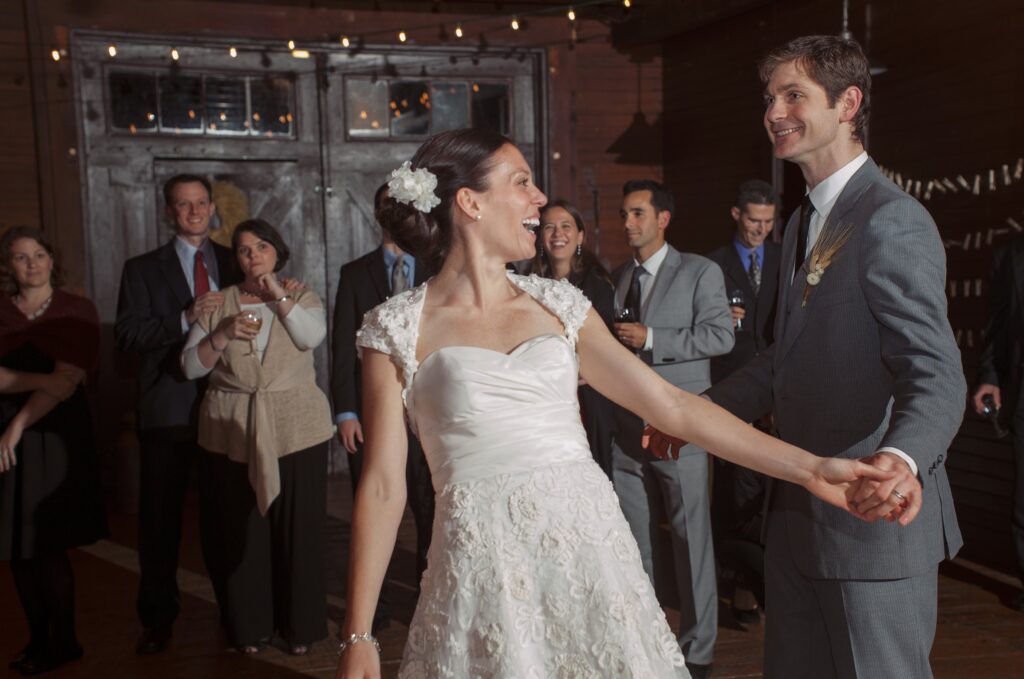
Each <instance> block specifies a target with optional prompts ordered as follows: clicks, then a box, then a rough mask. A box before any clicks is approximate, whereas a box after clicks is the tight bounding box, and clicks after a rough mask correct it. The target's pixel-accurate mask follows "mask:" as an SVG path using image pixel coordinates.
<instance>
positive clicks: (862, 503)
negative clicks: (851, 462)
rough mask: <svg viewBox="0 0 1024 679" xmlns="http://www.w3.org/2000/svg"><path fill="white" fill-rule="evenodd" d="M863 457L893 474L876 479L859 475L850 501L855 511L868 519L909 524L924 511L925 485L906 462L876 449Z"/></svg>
mask: <svg viewBox="0 0 1024 679" xmlns="http://www.w3.org/2000/svg"><path fill="white" fill-rule="evenodd" d="M862 461H863V462H865V463H867V464H870V465H872V466H873V467H874V468H876V469H881V470H883V471H886V472H888V473H890V474H892V476H891V477H890V478H888V479H884V480H880V481H875V480H871V479H869V478H862V479H860V480H859V481H858V482H857V483H856V484H855V485H854V487H853V495H852V500H851V502H850V504H851V505H853V506H854V508H855V509H856V511H855V512H854V514H855V515H857V516H859V517H860V518H862V519H864V520H865V521H868V522H873V521H877V520H878V519H882V518H884V519H885V520H886V521H896V520H899V522H900V525H901V526H906V525H909V524H910V522H911V521H913V520H914V518H915V517H916V516H917V514H918V512H920V511H921V505H922V502H923V498H922V495H923V489H922V488H921V482H920V481H918V480H917V477H916V476H914V474H913V472H911V471H910V467H909V466H908V465H907V463H906V462H905V461H904V460H903V459H902V458H900V457H899V456H897V455H893V454H892V453H884V452H883V453H875V454H874V455H870V456H868V457H865V458H862Z"/></svg>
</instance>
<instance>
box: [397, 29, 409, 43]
mask: <svg viewBox="0 0 1024 679" xmlns="http://www.w3.org/2000/svg"><path fill="white" fill-rule="evenodd" d="M408 39H409V36H407V35H406V34H405V31H399V32H398V42H405V41H406V40H408Z"/></svg>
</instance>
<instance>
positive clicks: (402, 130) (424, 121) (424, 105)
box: [388, 80, 430, 137]
mask: <svg viewBox="0 0 1024 679" xmlns="http://www.w3.org/2000/svg"><path fill="white" fill-rule="evenodd" d="M388 106H389V107H390V108H391V134H392V136H395V137H423V136H426V135H428V134H430V92H429V90H428V88H427V83H425V82H423V81H419V80H396V81H393V82H392V83H391V101H390V102H388Z"/></svg>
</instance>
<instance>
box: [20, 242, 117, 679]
mask: <svg viewBox="0 0 1024 679" xmlns="http://www.w3.org/2000/svg"><path fill="white" fill-rule="evenodd" d="M58 283H59V276H58V269H57V264H56V261H55V260H54V252H53V248H52V247H51V246H50V244H49V243H48V242H47V240H46V238H45V236H44V235H43V233H42V232H41V231H39V230H38V229H32V228H28V227H14V228H11V229H8V230H7V232H5V233H4V235H3V237H2V238H0V291H2V294H0V559H7V560H9V561H10V562H11V572H12V573H13V575H14V584H15V587H16V589H17V591H18V597H19V599H20V600H21V604H22V607H23V608H24V610H25V617H26V618H27V621H28V626H29V633H30V638H29V643H28V645H27V646H26V647H25V648H24V650H22V652H21V653H19V654H18V655H17V656H16V657H15V658H13V659H12V660H11V662H10V666H11V668H12V669H17V670H19V671H20V672H21V673H22V674H24V675H31V674H38V673H40V672H45V671H48V670H51V669H53V668H55V667H57V666H59V665H62V664H63V663H65V662H68V661H71V660H77V659H78V658H80V657H81V656H82V647H81V646H79V645H78V641H77V639H76V637H75V617H74V616H75V612H74V577H73V574H72V571H71V562H70V560H69V559H68V554H67V550H68V548H70V547H75V546H78V545H84V544H88V543H91V542H95V541H96V540H98V539H100V538H102V537H104V536H105V535H106V533H107V524H106V516H105V513H104V507H103V497H102V490H101V487H100V483H99V474H98V470H97V466H96V449H95V445H94V442H93V431H92V420H91V417H90V414H89V407H88V403H87V401H86V397H85V393H84V390H83V389H82V381H83V379H84V378H85V376H86V374H87V373H88V372H90V371H92V370H93V369H94V368H95V366H96V360H97V355H98V350H99V337H100V326H99V319H98V317H97V315H96V308H95V307H94V306H93V304H92V302H90V301H89V300H87V299H85V298H83V297H79V296H77V295H72V294H70V293H66V292H63V291H61V290H57V289H55V287H56V285H58Z"/></svg>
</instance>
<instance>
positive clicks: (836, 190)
mask: <svg viewBox="0 0 1024 679" xmlns="http://www.w3.org/2000/svg"><path fill="white" fill-rule="evenodd" d="M866 162H868V152H867V151H862V152H861V154H860V155H859V156H857V157H856V158H854V159H853V160H851V161H850V162H848V163H847V164H846V165H843V166H842V167H841V168H839V169H838V170H836V171H835V172H833V173H832V174H830V175H829V176H828V177H826V178H825V180H824V181H822V182H821V183H820V184H818V185H817V186H815V187H814V188H813V189H811V190H810V191H809V192H808V195H809V196H810V198H811V204H812V205H814V211H815V212H816V213H817V214H818V216H819V217H820V219H821V220H822V221H825V220H826V219H828V215H829V213H830V212H832V208H833V207H834V206H835V204H836V201H837V200H838V199H839V194H840V193H842V192H843V189H844V188H846V185H847V184H848V183H849V182H850V179H851V178H852V177H853V175H854V174H856V173H857V170H859V169H860V168H861V166H862V165H864V163H866Z"/></svg>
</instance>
